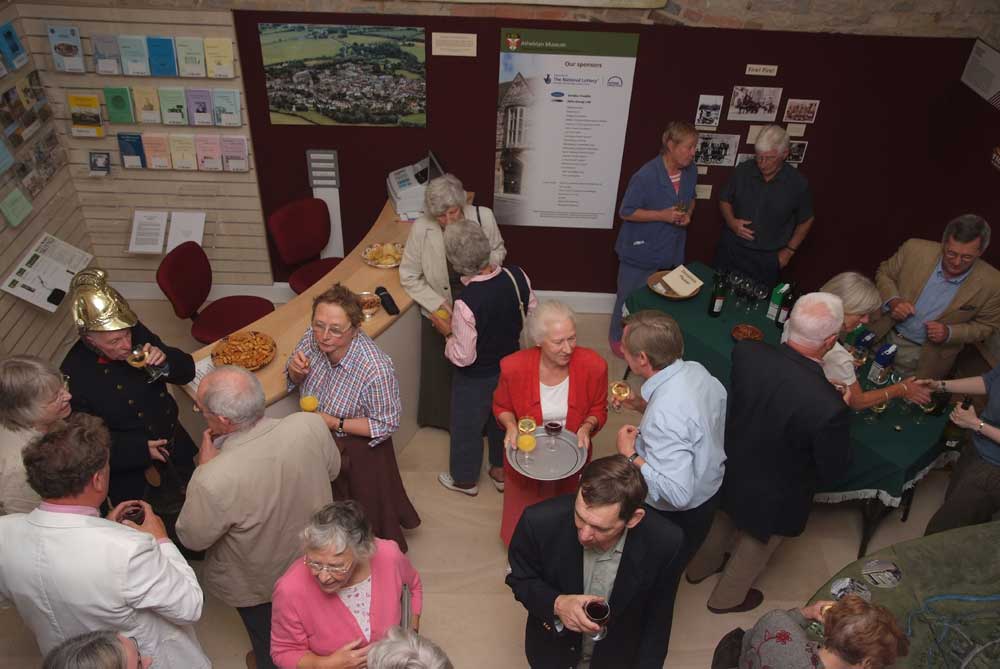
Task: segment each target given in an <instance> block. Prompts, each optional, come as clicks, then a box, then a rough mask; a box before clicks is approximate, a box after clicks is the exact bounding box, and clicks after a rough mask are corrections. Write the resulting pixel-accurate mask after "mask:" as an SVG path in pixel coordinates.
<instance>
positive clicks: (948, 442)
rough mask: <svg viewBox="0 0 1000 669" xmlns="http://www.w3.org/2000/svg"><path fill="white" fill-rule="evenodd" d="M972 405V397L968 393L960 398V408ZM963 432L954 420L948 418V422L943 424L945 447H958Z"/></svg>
mask: <svg viewBox="0 0 1000 669" xmlns="http://www.w3.org/2000/svg"><path fill="white" fill-rule="evenodd" d="M970 406H972V398H971V397H969V396H968V395H966V396H964V397H963V398H962V408H963V409H968V408H969V407H970ZM964 432H965V430H963V429H962V428H960V427H959V426H958V425H955V423H954V421H951V420H949V421H948V424H947V425H945V426H944V434H943V435H942V436H943V437H944V446H945V448H958V447H959V446H960V445H961V443H962V434H963V433H964Z"/></svg>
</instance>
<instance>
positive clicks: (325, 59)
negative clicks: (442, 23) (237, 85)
mask: <svg viewBox="0 0 1000 669" xmlns="http://www.w3.org/2000/svg"><path fill="white" fill-rule="evenodd" d="M258 30H259V32H260V50H261V54H262V55H263V60H264V72H265V74H266V77H267V99H268V106H269V107H270V112H271V113H270V118H271V123H272V124H274V125H312V124H316V125H329V124H332V123H338V124H347V125H377V126H404V127H407V126H408V127H418V128H422V127H424V126H426V125H427V82H426V75H425V71H424V62H425V61H426V59H427V56H426V53H425V52H426V48H425V38H424V30H423V28H413V27H408V26H358V25H322V24H315V23H261V24H259V26H258Z"/></svg>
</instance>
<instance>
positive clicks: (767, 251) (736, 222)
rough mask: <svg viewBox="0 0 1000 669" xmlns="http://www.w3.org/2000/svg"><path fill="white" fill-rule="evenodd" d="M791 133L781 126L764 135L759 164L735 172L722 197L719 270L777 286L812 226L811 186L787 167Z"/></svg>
mask: <svg viewBox="0 0 1000 669" xmlns="http://www.w3.org/2000/svg"><path fill="white" fill-rule="evenodd" d="M788 146H789V141H788V134H787V133H786V132H785V130H784V128H782V127H781V126H778V125H769V126H767V127H765V128H764V129H763V130H761V131H760V134H759V135H758V136H757V142H756V144H755V145H754V153H755V154H756V160H748V161H746V162H745V163H742V164H740V165H738V166H737V167H736V169H734V170H733V176H732V177H730V179H729V181H728V182H727V183H726V185H725V186H723V187H722V191H721V193H720V194H719V209H720V211H721V212H722V218H723V219H724V220H725V223H726V224H725V226H723V228H722V235H721V236H720V237H719V245H718V247H717V248H716V251H715V254H716V255H715V266H716V268H718V269H723V270H734V271H738V272H742V273H743V274H747V275H749V276H750V277H752V278H754V279H756V280H757V281H760V282H762V283H765V284H767V285H769V286H770V285H773V284H775V283H777V281H778V276H779V274H780V272H781V270H782V269H784V268H785V266H787V265H788V263H789V262H790V261H791V259H792V256H793V255H795V253H796V252H797V251H798V250H799V247H800V246H801V245H802V242H804V241H805V239H806V236H807V235H808V234H809V230H810V228H812V224H813V203H812V193H811V192H810V190H809V182H808V181H806V178H805V177H804V176H802V174H800V173H799V171H798V170H797V169H795V168H794V167H792V166H791V165H788V164H787V163H786V162H785V159H786V158H787V157H788Z"/></svg>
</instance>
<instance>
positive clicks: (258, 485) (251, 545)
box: [177, 367, 340, 669]
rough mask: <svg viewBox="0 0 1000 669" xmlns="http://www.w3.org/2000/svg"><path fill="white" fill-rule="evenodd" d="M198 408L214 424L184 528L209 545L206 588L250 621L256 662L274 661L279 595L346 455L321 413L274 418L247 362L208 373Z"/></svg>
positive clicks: (194, 543) (192, 541) (186, 537)
mask: <svg viewBox="0 0 1000 669" xmlns="http://www.w3.org/2000/svg"><path fill="white" fill-rule="evenodd" d="M196 404H197V408H198V409H200V411H201V413H202V415H204V416H205V421H206V422H207V423H208V429H207V430H205V432H204V434H203V435H202V440H201V448H200V450H199V453H198V458H197V462H198V467H197V469H196V470H195V472H194V475H193V476H192V477H191V482H190V483H189V484H188V488H187V500H186V501H185V503H184V508H183V509H181V513H180V517H179V518H178V520H177V534H178V536H179V537H180V539H181V541H182V542H183V543H184V545H186V546H187V547H188V548H191V549H192V550H205V551H207V554H206V556H205V569H204V573H203V580H204V582H205V589H206V590H208V591H209V592H211V593H212V594H214V595H215V596H217V597H218V598H219V599H221V600H222V601H223V602H225V603H226V604H228V605H230V606H233V607H235V608H236V610H237V612H239V614H240V617H241V618H242V619H243V624H244V625H245V626H246V628H247V633H248V634H249V635H250V642H251V645H252V646H253V651H252V653H251V654H248V655H247V665H248V666H251V667H252V666H256V667H259V668H260V669H264V668H265V667H268V668H269V667H273V666H274V665H273V664H272V662H271V593H272V591H273V590H274V584H275V582H276V581H277V580H278V578H279V577H280V576H281V575H282V574H283V573H284V572H285V570H286V569H287V568H288V566H289V565H290V564H291V563H292V561H294V560H295V559H296V558H297V557H298V556H299V555H301V553H302V551H301V546H300V541H299V532H300V531H301V530H302V528H303V527H305V524H306V522H307V521H308V520H309V517H310V515H311V514H312V513H313V512H314V511H315V510H316V509H318V508H320V507H322V506H324V505H325V504H329V503H330V502H331V501H332V500H333V497H332V491H331V488H330V482H331V481H332V480H333V479H335V478H337V474H338V473H339V472H340V452H339V451H338V450H337V446H336V444H335V443H334V441H333V437H332V436H331V434H330V430H328V429H327V427H326V424H325V423H324V422H323V419H322V418H320V417H319V416H318V415H316V414H310V413H294V414H292V415H290V416H286V417H285V418H282V419H281V420H278V419H275V418H265V417H264V408H265V398H264V390H263V388H262V387H261V385H260V382H259V381H258V380H257V377H255V376H254V375H253V374H251V373H250V372H248V371H246V370H244V369H242V368H239V367H220V368H218V369H216V370H214V371H212V372H211V373H209V374H208V375H207V376H205V378H204V379H202V381H201V384H200V385H199V386H198V395H197V399H196ZM254 657H255V658H256V665H254V663H253V662H252V660H253V658H254Z"/></svg>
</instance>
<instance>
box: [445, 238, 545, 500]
mask: <svg viewBox="0 0 1000 669" xmlns="http://www.w3.org/2000/svg"><path fill="white" fill-rule="evenodd" d="M444 245H445V250H446V252H447V254H448V262H449V263H451V265H452V266H453V267H454V268H455V269H456V270H457V271H458V272H460V273H461V274H462V283H463V284H464V287H463V289H462V297H460V298H459V299H458V300H456V301H455V305H454V311H453V313H452V317H451V318H450V319H445V318H441V317H440V316H438V315H437V314H431V316H430V318H431V322H432V323H433V325H434V327H435V329H437V331H438V332H439V333H441V334H442V335H444V337H445V348H444V353H445V355H446V356H447V358H448V360H450V361H451V362H452V363H453V364H454V365H455V372H454V376H453V377H452V385H451V425H450V429H451V462H450V466H449V471H448V472H442V473H441V474H440V475H439V476H438V481H439V482H440V483H441V485H443V486H444V487H445V488H448V489H449V490H454V491H456V492H461V493H464V494H466V495H476V494H478V493H479V487H478V486H477V481H478V480H479V470H480V468H481V467H482V464H483V431H484V430H485V431H486V437H487V439H488V441H489V453H490V471H489V476H490V480H491V481H492V482H493V485H494V486H495V487H496V489H497V490H498V491H500V492H503V489H504V484H503V480H504V473H503V433H502V432H500V428H499V427H497V424H496V421H494V420H493V417H492V415H491V407H492V402H493V391H494V389H495V388H496V387H497V379H498V378H499V376H500V359H501V358H503V357H504V356H506V355H509V354H511V353H513V352H514V351H516V350H517V349H518V339H519V338H520V336H521V328H522V327H523V325H524V318H525V315H526V314H527V313H528V312H530V311H531V310H532V309H534V308H535V304H536V300H535V294H534V293H533V292H532V290H531V283H530V282H529V281H528V277H527V275H526V274H525V273H524V271H523V270H522V269H520V268H519V267H515V266H514V265H511V266H510V267H500V266H498V265H493V264H491V261H490V243H489V240H488V239H487V238H486V234H485V233H484V232H483V231H482V229H480V227H479V226H478V225H477V224H476V223H473V222H472V221H457V222H455V223H451V224H449V225H448V228H447V229H446V230H445V233H444Z"/></svg>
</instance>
